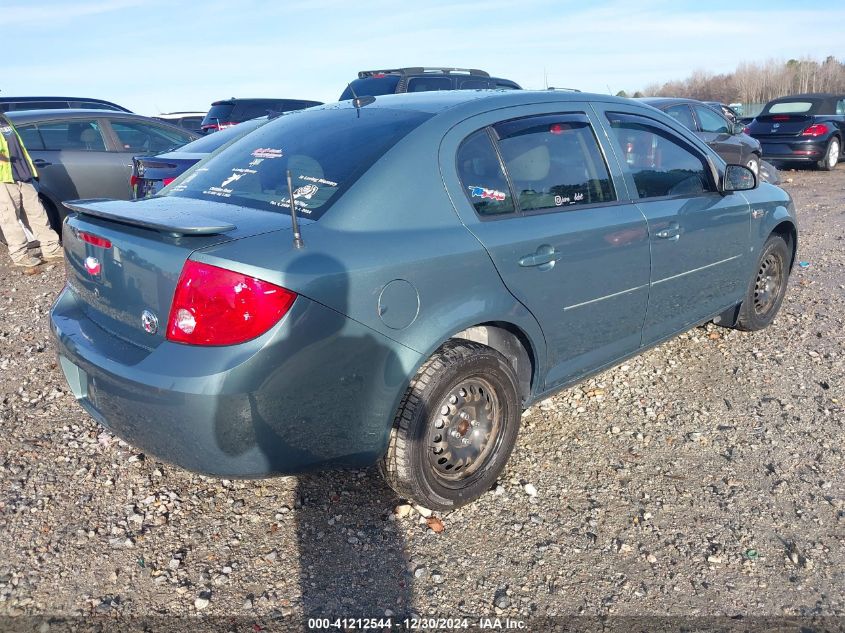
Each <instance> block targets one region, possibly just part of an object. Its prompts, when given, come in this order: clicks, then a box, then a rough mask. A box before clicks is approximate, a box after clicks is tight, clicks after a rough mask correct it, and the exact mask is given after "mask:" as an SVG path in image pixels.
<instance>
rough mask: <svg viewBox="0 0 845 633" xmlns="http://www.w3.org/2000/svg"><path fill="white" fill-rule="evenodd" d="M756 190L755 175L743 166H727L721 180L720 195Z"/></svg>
mask: <svg viewBox="0 0 845 633" xmlns="http://www.w3.org/2000/svg"><path fill="white" fill-rule="evenodd" d="M756 188H757V175H756V174H755V173H754V172H753V171H751V170H750V169H749V168H748V167H746V166H745V165H728V166H727V167H726V168H725V177H724V178H723V179H722V193H733V192H734V191H749V190H751V189H756Z"/></svg>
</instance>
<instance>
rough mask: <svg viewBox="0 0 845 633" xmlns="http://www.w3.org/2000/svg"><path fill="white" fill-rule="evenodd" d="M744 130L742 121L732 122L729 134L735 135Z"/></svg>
mask: <svg viewBox="0 0 845 633" xmlns="http://www.w3.org/2000/svg"><path fill="white" fill-rule="evenodd" d="M743 131H745V126H744V125H743V124H742V123H734V124H733V130H731V134H733V135H737V134H742V133H743Z"/></svg>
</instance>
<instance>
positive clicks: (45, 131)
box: [36, 119, 106, 152]
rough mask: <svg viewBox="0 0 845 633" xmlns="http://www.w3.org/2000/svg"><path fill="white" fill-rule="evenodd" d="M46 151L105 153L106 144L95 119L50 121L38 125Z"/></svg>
mask: <svg viewBox="0 0 845 633" xmlns="http://www.w3.org/2000/svg"><path fill="white" fill-rule="evenodd" d="M36 126H37V128H38V131H39V132H40V134H41V139H42V141H43V143H44V149H52V150H74V151H78V152H104V151H106V143H105V141H104V140H103V134H102V131H101V130H100V125H99V123H97V121H96V120H95V119H72V120H70V121H48V122H45V123H38V124H36Z"/></svg>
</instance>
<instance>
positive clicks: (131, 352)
mask: <svg viewBox="0 0 845 633" xmlns="http://www.w3.org/2000/svg"><path fill="white" fill-rule="evenodd" d="M68 206H69V207H70V208H71V209H72V210H73V211H74V212H75V213H74V214H72V215H71V216H69V218H68V219H67V221H66V222H65V224H64V227H63V228H64V244H65V252H66V258H67V285H66V287H65V288H64V290H63V291H62V293H61V295H60V296H59V297H58V299H57V301H56V303H55V305H54V307H53V310H52V314H51V322H52V329H53V333H54V335H55V337H56V340H57V344H58V350H59V360H60V364H61V367H62V369H63V371H64V374H65V376H66V378H67V381H68V383H69V385H70V387H71V389H72V390H73V393H74V394H75V395H76V398H77V399H78V401H79V403H80V405H81V406H82V407H83V408H84V409H85V410H86V411H88V413H89V414H90V415H91V416H92V417H93V418H94V419H95V420H97V421H98V422H100V423H101V424H103V425H104V426H106V427H108V428H110V429H112V430H113V431H114V432H115V433H116V434H118V435H119V436H121V437H122V438H124V439H125V440H126V441H128V442H130V443H131V444H133V445H135V446H136V447H138V448H139V449H141V450H144V451H147V452H149V453H150V454H152V455H154V456H156V457H159V458H161V459H164V460H168V461H170V462H172V463H174V464H178V465H180V466H182V467H184V468H187V469H190V470H194V471H198V472H203V473H208V474H213V475H218V476H225V477H263V476H268V475H273V474H294V473H300V472H303V471H308V470H314V469H320V468H329V467H361V466H366V465H370V464H374V463H379V464H381V469H382V472H383V473H384V475H385V477H386V478H387V481H388V482H389V483H390V485H391V486H393V488H394V489H395V490H396V491H397V493H398V494H400V495H401V496H402V497H405V498H407V499H411V500H413V501H415V502H418V503H420V504H422V505H424V506H426V507H429V508H435V509H450V508H455V507H458V506H460V505H462V504H465V503H468V502H470V501H472V500H474V499H476V498H477V497H479V496H480V495H481V494H483V493H484V492H485V491H487V490H488V489H490V487H491V486H492V485H494V483H495V481H496V478H497V477H498V476H499V475H500V473H501V472H502V469H503V468H504V467H505V464H506V462H507V460H508V457H509V455H510V453H511V450H512V449H513V447H514V445H515V443H516V442H517V436H518V431H519V426H520V417H521V415H522V412H523V410H524V409H525V408H527V407H528V406H530V405H531V404H532V403H535V402H537V401H538V400H541V399H543V398H547V397H549V396H550V395H552V394H554V393H555V392H557V391H560V390H561V389H564V388H565V387H567V386H570V385H572V384H574V383H576V382H578V381H580V380H583V379H584V378H585V377H587V376H589V375H591V374H594V373H596V372H599V371H602V370H603V369H606V368H608V367H611V366H613V365H614V364H617V363H619V362H620V361H622V360H623V359H625V358H627V357H630V356H633V355H635V354H638V353H640V352H642V351H643V350H645V349H648V348H650V347H652V346H655V345H658V344H659V343H660V342H662V341H665V340H666V339H669V338H671V337H673V336H675V335H676V334H678V333H679V332H683V331H684V330H687V329H689V328H691V327H694V326H696V325H698V324H700V323H703V322H706V321H709V320H713V321H715V322H716V323H719V324H720V325H724V326H726V327H735V328H740V329H744V330H759V329H762V328H765V327H766V326H768V325H769V324H771V323H772V321H773V319H774V318H775V315H776V314H777V312H778V309H779V308H780V306H781V302H782V301H783V298H784V294H785V292H786V288H787V281H788V277H789V274H790V271H791V269H792V265H793V262H794V261H795V253H796V248H797V244H798V232H797V223H796V218H795V210H794V205H793V202H792V200H791V198H790V197H789V195H788V194H787V193H785V192H784V191H783V190H781V189H779V188H777V187H775V186H773V185H770V184H766V183H758V182H757V178H756V176H755V174H754V173H753V172H752V171H751V170H749V169H748V168H747V167H745V166H743V165H727V164H725V162H724V161H723V160H722V159H721V158H719V156H718V155H717V154H715V153H714V152H713V151H712V150H711V149H710V148H709V147H708V146H707V145H706V144H705V143H704V142H702V141H701V140H700V139H698V138H697V137H696V136H695V135H694V134H693V133H692V132H691V131H690V130H688V129H686V128H684V127H683V126H681V125H680V124H679V123H677V122H675V121H674V120H673V119H672V118H671V117H669V116H666V115H665V114H663V113H661V112H658V111H657V110H655V109H654V108H651V107H648V106H645V105H641V104H639V103H637V102H635V101H630V100H627V99H619V98H615V97H609V96H603V95H589V94H582V93H572V92H556V91H544V92H527V91H487V90H479V91H456V92H448V93H446V92H441V93H419V94H402V95H389V96H381V97H376V98H373V97H362V98H358V99H353V100H351V101H346V102H343V103H335V104H328V105H325V106H322V107H318V108H311V109H309V110H306V111H300V112H292V113H289V114H285V115H283V116H280V117H278V118H277V119H275V120H273V121H270V122H269V123H267V124H266V125H264V126H262V127H260V128H258V129H257V130H255V131H254V132H251V133H250V134H248V135H246V136H244V137H243V138H241V139H240V140H238V141H236V142H234V143H233V144H231V145H229V146H227V147H226V148H224V149H222V150H221V151H219V152H217V153H215V154H213V155H212V156H210V157H209V158H207V159H205V160H203V161H201V162H200V163H198V164H197V165H195V166H194V167H193V168H192V169H190V170H189V171H187V172H186V173H185V174H183V175H182V176H180V177H179V178H178V179H177V180H176V181H174V182H173V183H171V184H170V185H169V186H168V187H167V188H165V189H164V190H163V191H162V192H160V194H158V195H156V196H154V197H152V198H149V199H145V200H138V201H133V202H125V201H106V200H81V201H75V202H73V203H69V204H68ZM687 397H689V398H690V399H691V400H694V398H695V394H694V393H690V394H688V396H687Z"/></svg>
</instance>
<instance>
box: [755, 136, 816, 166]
mask: <svg viewBox="0 0 845 633" xmlns="http://www.w3.org/2000/svg"><path fill="white" fill-rule="evenodd" d="M760 145H761V146H762V148H763V158H764V159H765V160H783V161H803V162H816V161H818V160H821V159H822V158H823V157H824V154H825V151H827V140H826V139H825V140H824V141H819V140H812V141H761V142H760Z"/></svg>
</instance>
